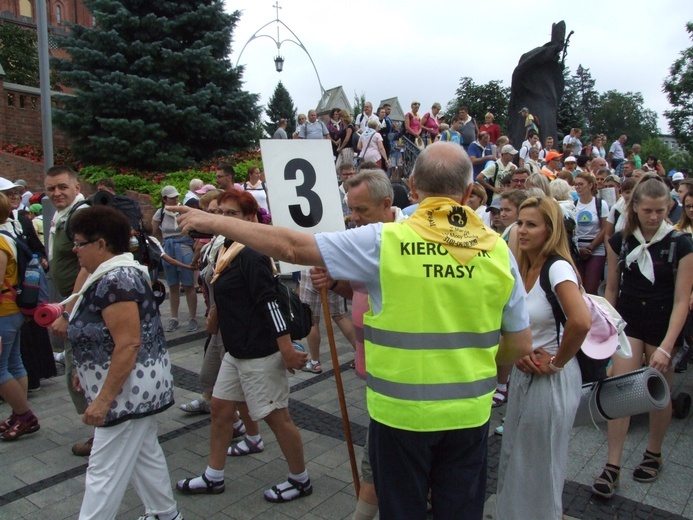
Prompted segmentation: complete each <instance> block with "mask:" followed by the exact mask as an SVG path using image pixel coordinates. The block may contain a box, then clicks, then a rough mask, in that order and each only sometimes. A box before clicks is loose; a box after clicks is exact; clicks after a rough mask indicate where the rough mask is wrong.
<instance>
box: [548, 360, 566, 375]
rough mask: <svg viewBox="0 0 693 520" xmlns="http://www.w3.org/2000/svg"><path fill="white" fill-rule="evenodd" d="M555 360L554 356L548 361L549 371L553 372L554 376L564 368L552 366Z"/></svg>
mask: <svg viewBox="0 0 693 520" xmlns="http://www.w3.org/2000/svg"><path fill="white" fill-rule="evenodd" d="M555 359H556V356H551V360H549V370H551V372H554V373H555V374H558V373H559V372H561V371H562V370H563V369H564V368H565V367H557V366H556V365H554V364H553V362H554V360H555Z"/></svg>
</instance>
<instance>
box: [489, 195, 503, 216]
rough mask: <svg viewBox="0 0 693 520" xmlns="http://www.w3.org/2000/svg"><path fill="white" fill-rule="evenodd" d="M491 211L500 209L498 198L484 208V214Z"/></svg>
mask: <svg viewBox="0 0 693 520" xmlns="http://www.w3.org/2000/svg"><path fill="white" fill-rule="evenodd" d="M492 209H495V210H498V211H500V209H501V201H500V198H498V199H494V200H492V201H491V204H489V205H488V206H486V213H488V212H489V211H491V210H492Z"/></svg>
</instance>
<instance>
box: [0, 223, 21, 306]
mask: <svg viewBox="0 0 693 520" xmlns="http://www.w3.org/2000/svg"><path fill="white" fill-rule="evenodd" d="M9 240H12V239H10V238H8V237H6V236H4V235H0V251H3V252H4V253H5V254H6V255H7V267H6V268H5V273H4V274H3V275H2V277H3V278H2V289H1V291H2V292H1V294H2V298H1V299H0V316H10V315H11V314H17V313H18V312H19V307H17V303H16V302H15V301H14V298H9V297H8V296H11V295H12V293H11V292H10V291H9V288H8V287H7V281H9V283H10V285H17V283H18V282H19V273H18V269H17V260H16V259H15V256H14V251H13V250H12V247H10V245H9V244H8V243H7V242H8V241H9ZM13 245H14V244H13Z"/></svg>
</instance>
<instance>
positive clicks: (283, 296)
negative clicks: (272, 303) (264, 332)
mask: <svg viewBox="0 0 693 520" xmlns="http://www.w3.org/2000/svg"><path fill="white" fill-rule="evenodd" d="M274 286H275V289H276V291H277V296H278V301H279V309H280V310H281V312H282V314H283V316H284V319H285V320H286V326H287V328H288V329H289V335H290V336H291V339H292V340H294V341H298V340H301V339H303V338H305V337H306V336H307V335H308V333H309V332H310V329H311V327H312V326H313V313H312V311H311V310H310V307H309V306H308V304H306V303H303V302H302V301H301V298H299V296H298V294H296V291H293V290H291V288H290V287H288V286H286V285H285V284H284V282H282V281H281V280H280V278H279V276H278V275H275V276H274Z"/></svg>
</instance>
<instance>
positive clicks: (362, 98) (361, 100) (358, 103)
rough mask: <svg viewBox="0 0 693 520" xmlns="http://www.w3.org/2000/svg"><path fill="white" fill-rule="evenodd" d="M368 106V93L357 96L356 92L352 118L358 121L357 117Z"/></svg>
mask: <svg viewBox="0 0 693 520" xmlns="http://www.w3.org/2000/svg"><path fill="white" fill-rule="evenodd" d="M365 104H366V93H365V92H361V94H360V95H359V94H357V93H356V91H355V90H354V106H353V107H352V108H351V118H352V119H353V120H354V121H356V116H358V115H359V114H361V113H363V107H364V105H365Z"/></svg>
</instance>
